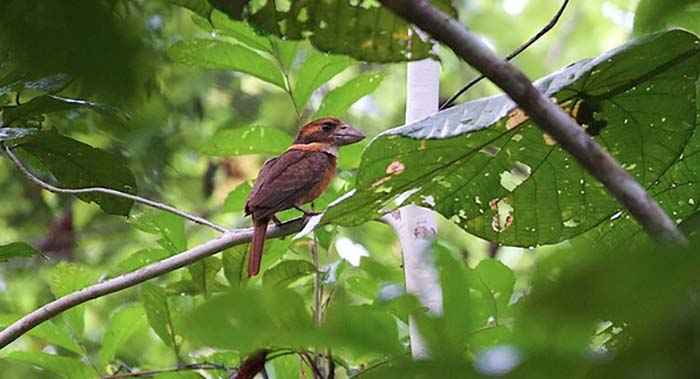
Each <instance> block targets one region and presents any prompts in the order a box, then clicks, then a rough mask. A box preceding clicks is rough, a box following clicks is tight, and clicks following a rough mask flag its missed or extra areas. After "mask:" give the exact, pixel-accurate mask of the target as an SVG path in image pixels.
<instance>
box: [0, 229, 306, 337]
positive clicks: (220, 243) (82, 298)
mask: <svg viewBox="0 0 700 379" xmlns="http://www.w3.org/2000/svg"><path fill="white" fill-rule="evenodd" d="M306 221H307V220H306V219H305V218H299V219H296V220H292V221H289V222H286V223H284V224H282V225H281V226H279V227H278V226H275V225H272V226H271V227H270V229H269V230H268V232H267V237H268V238H276V237H282V236H287V235H290V234H293V233H297V232H298V231H300V230H301V229H302V227H303V226H304V224H305V223H306ZM252 237H253V229H252V228H246V229H235V230H231V231H229V232H226V233H224V234H223V235H221V236H220V237H218V238H215V239H213V240H210V241H208V242H205V243H203V244H201V245H199V246H197V247H194V248H192V249H189V250H187V251H185V252H182V253H180V254H177V255H175V256H172V257H169V258H166V259H164V260H162V261H159V262H156V263H153V264H150V265H148V266H145V267H143V268H140V269H138V270H136V271H132V272H130V273H127V274H123V275H119V276H117V277H114V278H112V279H108V280H105V281H103V282H100V283H97V284H94V285H92V286H89V287H86V288H83V289H81V290H79V291H76V292H73V293H70V294H68V295H66V296H63V297H61V298H58V299H56V300H54V301H52V302H50V303H48V304H45V305H43V306H41V307H40V308H38V309H37V310H35V311H33V312H31V313H29V314H27V315H25V316H24V317H22V318H21V319H19V320H17V321H15V322H13V323H12V324H11V325H9V326H8V327H7V328H5V329H3V330H2V331H1V332H0V349H2V348H3V347H5V346H7V344H9V343H10V342H12V341H14V340H16V339H17V338H19V337H20V336H21V335H23V334H24V333H26V332H28V331H29V330H31V329H32V328H34V327H35V326H37V325H39V324H41V323H42V322H44V321H46V320H49V319H51V318H52V317H54V316H56V315H58V314H59V313H61V312H63V311H66V310H68V309H70V308H73V307H75V306H77V305H80V304H82V303H85V302H87V301H89V300H92V299H95V298H98V297H101V296H105V295H108V294H111V293H114V292H117V291H120V290H123V289H126V288H129V287H133V286H135V285H137V284H139V283H143V282H145V281H147V280H149V279H153V278H155V277H157V276H159V275H162V274H165V273H166V272H170V271H173V270H177V269H178V268H181V267H184V266H187V265H189V264H192V263H194V262H196V261H198V260H200V259H203V258H206V257H208V256H210V255H213V254H216V253H218V252H220V251H223V250H225V249H228V248H229V247H232V246H236V245H241V244H244V243H246V242H250V240H251V238H252Z"/></svg>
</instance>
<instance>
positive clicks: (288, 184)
mask: <svg viewBox="0 0 700 379" xmlns="http://www.w3.org/2000/svg"><path fill="white" fill-rule="evenodd" d="M331 159H333V157H331V156H329V155H328V154H326V153H323V152H315V151H301V150H289V151H287V152H285V153H284V154H282V155H280V156H279V157H277V158H276V159H274V160H273V161H270V162H268V163H266V164H265V166H263V168H262V170H261V171H260V174H259V175H258V179H257V180H256V182H255V185H254V186H253V190H252V191H251V194H250V197H249V198H248V202H247V203H246V210H247V211H248V212H249V213H254V214H255V217H256V218H262V217H268V216H271V215H272V214H274V213H276V212H279V211H281V210H284V209H288V208H291V207H293V206H294V205H295V203H296V202H297V201H298V200H299V199H300V198H302V197H303V196H304V194H306V193H307V192H309V191H310V190H311V189H312V188H313V187H314V186H316V185H317V184H319V183H320V182H321V181H322V180H323V178H324V175H325V174H326V171H327V170H328V169H329V168H330V167H331V165H332V162H331Z"/></svg>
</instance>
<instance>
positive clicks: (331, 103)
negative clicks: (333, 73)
mask: <svg viewBox="0 0 700 379" xmlns="http://www.w3.org/2000/svg"><path fill="white" fill-rule="evenodd" d="M383 78H384V76H383V75H382V74H381V73H376V72H374V73H366V74H362V75H359V76H357V77H356V78H353V79H352V80H350V81H348V82H347V83H345V84H343V85H342V86H340V87H338V88H335V89H333V90H332V91H330V92H328V94H327V95H326V97H324V98H323V102H321V106H320V107H319V108H318V111H317V112H316V117H322V116H338V117H340V116H342V115H343V114H345V112H347V110H348V109H349V108H350V106H351V105H353V104H355V102H356V101H358V100H360V99H361V98H363V97H365V96H367V95H369V94H370V93H372V92H374V90H376V89H377V87H379V84H380V83H381V82H382V79H383Z"/></svg>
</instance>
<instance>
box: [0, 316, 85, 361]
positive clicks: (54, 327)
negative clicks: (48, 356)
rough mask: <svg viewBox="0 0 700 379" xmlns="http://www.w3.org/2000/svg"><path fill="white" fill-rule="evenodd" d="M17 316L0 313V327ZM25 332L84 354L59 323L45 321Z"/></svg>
mask: <svg viewBox="0 0 700 379" xmlns="http://www.w3.org/2000/svg"><path fill="white" fill-rule="evenodd" d="M19 318H20V317H19V316H18V315H10V314H0V328H6V327H7V326H9V325H10V324H11V323H13V322H15V321H17V320H18V319H19ZM27 334H28V335H30V336H32V337H36V338H39V339H41V340H43V341H45V342H46V343H49V344H51V345H55V346H60V347H62V348H64V349H67V350H70V351H72V352H74V353H77V354H85V349H84V348H83V347H82V346H80V345H79V344H78V343H77V342H76V341H75V339H74V338H73V336H72V335H71V333H70V332H69V331H68V330H67V329H66V327H65V326H64V325H63V324H61V323H56V322H53V321H51V320H49V321H45V322H42V323H41V324H39V325H37V326H36V327H35V328H33V329H32V330H30V331H29V332H27Z"/></svg>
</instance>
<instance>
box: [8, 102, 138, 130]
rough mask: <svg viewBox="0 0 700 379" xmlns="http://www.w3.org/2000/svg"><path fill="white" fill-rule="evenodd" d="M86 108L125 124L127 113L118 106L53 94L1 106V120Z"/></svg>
mask: <svg viewBox="0 0 700 379" xmlns="http://www.w3.org/2000/svg"><path fill="white" fill-rule="evenodd" d="M80 108H87V109H90V110H93V111H95V112H98V113H100V114H102V115H104V116H108V117H111V118H112V119H114V120H116V121H118V122H119V123H121V124H125V123H126V122H127V120H128V119H129V118H130V116H129V115H127V114H126V113H124V112H122V111H121V110H119V109H118V108H115V107H112V106H109V105H106V104H100V103H96V102H93V101H88V100H81V99H69V98H66V97H60V96H55V95H44V96H38V97H35V98H33V99H31V100H30V101H28V102H26V103H23V104H20V105H9V106H4V107H2V120H3V122H4V123H5V124H8V125H9V124H11V123H13V122H15V121H19V120H25V119H28V118H32V117H36V116H39V115H43V114H48V113H54V112H63V111H69V110H73V109H80Z"/></svg>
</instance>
